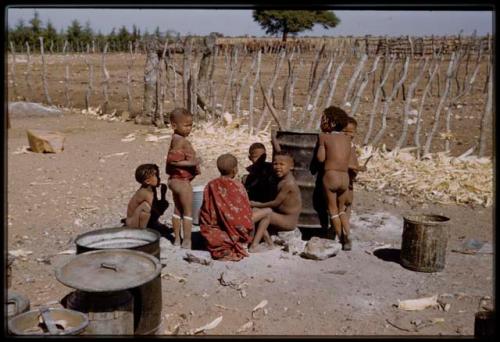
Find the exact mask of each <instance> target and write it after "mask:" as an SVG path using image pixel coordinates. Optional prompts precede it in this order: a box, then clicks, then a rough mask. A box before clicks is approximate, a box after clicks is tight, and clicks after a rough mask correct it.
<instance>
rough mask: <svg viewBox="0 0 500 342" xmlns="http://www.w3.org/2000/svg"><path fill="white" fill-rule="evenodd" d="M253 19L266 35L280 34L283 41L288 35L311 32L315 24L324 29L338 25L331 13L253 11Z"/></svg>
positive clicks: (333, 14)
mask: <svg viewBox="0 0 500 342" xmlns="http://www.w3.org/2000/svg"><path fill="white" fill-rule="evenodd" d="M253 19H254V21H256V22H258V23H259V24H260V26H261V27H262V28H263V29H265V30H266V33H267V34H272V35H275V34H279V33H282V37H283V41H286V39H287V37H288V34H292V35H296V34H297V33H299V32H302V31H306V30H312V28H313V27H314V25H315V24H319V25H322V26H323V27H324V28H330V27H332V28H333V27H336V26H337V25H338V24H339V23H340V19H339V18H337V16H336V15H335V13H333V12H331V11H262V10H256V11H253Z"/></svg>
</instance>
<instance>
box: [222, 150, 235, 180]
mask: <svg viewBox="0 0 500 342" xmlns="http://www.w3.org/2000/svg"><path fill="white" fill-rule="evenodd" d="M217 168H218V169H219V172H220V174H221V176H229V177H230V178H234V177H235V176H236V175H237V174H238V160H237V159H236V157H235V156H233V155H232V154H230V153H225V154H223V155H220V156H219V158H217Z"/></svg>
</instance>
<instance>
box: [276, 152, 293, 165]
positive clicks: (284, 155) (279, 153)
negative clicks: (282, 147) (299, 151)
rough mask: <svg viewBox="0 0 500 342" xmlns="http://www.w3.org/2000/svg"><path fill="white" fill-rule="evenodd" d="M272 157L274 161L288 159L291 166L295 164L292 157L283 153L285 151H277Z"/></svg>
mask: <svg viewBox="0 0 500 342" xmlns="http://www.w3.org/2000/svg"><path fill="white" fill-rule="evenodd" d="M273 157H274V159H276V157H288V158H290V160H291V161H292V165H293V164H294V163H295V161H294V160H293V157H292V155H291V154H289V153H288V152H285V151H277V152H276V153H274V156H273Z"/></svg>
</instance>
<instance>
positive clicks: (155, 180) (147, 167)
mask: <svg viewBox="0 0 500 342" xmlns="http://www.w3.org/2000/svg"><path fill="white" fill-rule="evenodd" d="M135 180H136V181H137V182H138V183H140V184H141V186H143V187H146V186H148V185H150V186H152V187H157V186H159V185H160V168H159V167H158V165H156V164H142V165H139V166H138V167H137V169H135Z"/></svg>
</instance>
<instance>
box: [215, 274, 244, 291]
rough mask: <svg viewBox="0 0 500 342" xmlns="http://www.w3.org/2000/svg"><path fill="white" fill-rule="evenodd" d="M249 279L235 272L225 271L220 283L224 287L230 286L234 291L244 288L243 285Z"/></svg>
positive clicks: (221, 275) (220, 277)
mask: <svg viewBox="0 0 500 342" xmlns="http://www.w3.org/2000/svg"><path fill="white" fill-rule="evenodd" d="M246 279H247V277H246V276H245V275H244V274H242V273H240V272H238V271H235V270H228V271H223V272H222V273H221V274H220V276H219V282H220V284H221V285H222V286H229V287H232V288H234V289H239V288H241V287H242V286H243V283H244V282H245V280H246Z"/></svg>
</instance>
